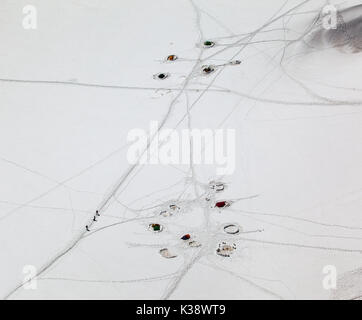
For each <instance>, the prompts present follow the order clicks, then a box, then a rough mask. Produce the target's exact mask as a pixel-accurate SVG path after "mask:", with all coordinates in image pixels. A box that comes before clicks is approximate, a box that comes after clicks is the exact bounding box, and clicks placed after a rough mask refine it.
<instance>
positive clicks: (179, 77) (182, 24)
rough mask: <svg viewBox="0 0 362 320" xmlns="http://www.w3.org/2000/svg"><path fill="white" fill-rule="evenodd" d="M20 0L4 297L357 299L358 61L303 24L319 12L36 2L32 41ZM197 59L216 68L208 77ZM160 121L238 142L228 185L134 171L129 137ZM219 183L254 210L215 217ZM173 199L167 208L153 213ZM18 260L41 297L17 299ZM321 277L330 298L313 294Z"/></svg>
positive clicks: (278, 6) (6, 53) (311, 6)
mask: <svg viewBox="0 0 362 320" xmlns="http://www.w3.org/2000/svg"><path fill="white" fill-rule="evenodd" d="M331 3H334V4H336V5H337V7H338V8H339V9H341V10H343V9H345V8H349V7H352V6H355V5H358V4H361V1H343V2H337V1H331ZM339 3H341V4H340V5H339ZM28 4H29V1H28V0H26V1H23V0H17V1H13V0H2V1H1V5H0V39H1V45H0V95H1V106H0V112H1V116H0V146H1V149H0V177H1V182H2V183H0V243H1V250H0V262H1V265H0V271H1V272H0V296H1V297H2V298H7V299H329V298H337V299H338V298H342V299H354V298H358V297H361V295H362V286H361V280H360V277H361V271H360V270H361V267H362V256H361V252H362V244H361V239H362V219H361V207H362V182H361V181H362V165H361V164H362V148H361V141H362V125H361V123H362V113H361V111H362V110H361V106H362V105H361V103H362V96H361V90H362V88H361V84H360V77H359V73H360V72H359V70H361V67H362V60H361V53H360V52H359V50H357V49H355V47H353V49H354V50H344V49H345V47H347V49H348V48H351V46H352V44H351V43H347V44H346V45H345V46H344V45H343V46H340V47H338V48H336V47H335V45H336V43H334V42H333V41H332V40H333V39H332V38H333V37H331V35H332V36H333V31H330V32H326V31H323V30H319V31H318V30H317V31H316V33H313V31H315V30H311V29H310V27H311V26H312V25H313V23H314V22H315V20H316V17H318V14H319V13H320V10H321V9H322V7H323V6H324V5H325V4H326V3H325V2H324V1H319V0H312V1H302V0H298V1H297V0H287V1H286V0H273V1H268V0H253V1H237V0H193V1H186V0H185V1H179V0H175V1H166V0H153V1H147V0H121V1H120V0H72V1H70V0H63V1H46V0H32V1H31V4H32V5H34V6H35V7H36V8H37V14H38V26H37V29H36V30H26V29H24V28H23V26H22V20H23V18H24V15H23V12H22V10H23V7H24V6H26V5H28ZM353 10H358V11H356V12H357V14H356V16H357V19H358V17H360V16H361V14H360V12H359V10H360V9H359V8H358V7H357V9H353ZM349 16H350V15H349ZM349 16H348V17H349ZM357 22H358V21H357ZM357 25H358V24H357ZM354 28H357V27H356V26H354ZM357 29H358V28H357ZM353 30H355V29H353ZM311 32H312V33H311ZM318 32H319V33H318ZM316 34H317V36H315V35H316ZM313 36H314V37H313ZM318 39H322V40H323V44H324V46H323V47H320V46H319V44H321V43H322V41H321V40H319V41H318ZM330 39H332V40H330ZM204 40H212V41H215V42H216V45H215V46H214V47H213V48H209V49H203V48H202V47H200V43H202V42H203V41H204ZM329 41H331V43H329ZM316 44H318V45H316ZM338 44H340V43H338ZM313 45H316V46H315V47H313ZM351 51H353V52H351ZM169 54H177V56H179V57H180V59H179V60H177V61H175V62H174V63H165V61H164V59H165V57H167V56H168V55H169ZM199 58H200V59H201V60H198V59H199ZM235 59H239V60H241V61H242V63H241V64H240V65H225V66H221V65H222V64H225V63H227V62H229V61H231V60H235ZM204 64H213V65H220V66H218V67H217V70H216V72H215V73H214V74H211V75H209V76H203V75H202V74H201V73H200V68H201V66H202V65H204ZM159 72H168V73H169V74H170V75H171V76H170V77H169V78H167V79H165V80H164V81H156V80H154V79H153V75H154V74H157V73H159ZM188 108H189V109H190V114H189V116H188V113H187V109H188ZM165 116H166V118H165ZM162 119H165V120H166V121H165V124H164V126H165V127H166V128H176V127H177V128H178V129H182V128H188V125H189V124H190V125H191V127H192V128H199V129H204V128H210V129H218V128H222V129H235V130H236V142H237V148H236V151H237V153H236V169H235V172H234V173H233V174H232V175H228V176H225V177H217V176H216V175H215V166H214V165H195V166H193V167H192V168H190V167H188V166H187V165H140V166H134V167H132V166H131V165H130V164H129V163H128V161H127V149H128V146H129V144H127V134H128V132H129V131H130V130H132V129H134V128H143V129H145V130H148V128H149V124H150V121H158V122H160V123H161V122H162ZM191 169H192V170H191ZM217 179H221V180H223V181H224V182H225V183H227V189H226V190H225V191H224V192H223V193H220V194H216V195H215V197H216V198H215V199H221V200H223V199H240V198H243V197H246V198H247V197H251V198H250V199H246V200H240V201H236V202H235V203H233V204H232V205H231V206H230V208H226V209H224V210H215V209H211V208H210V206H209V204H208V203H206V202H205V201H204V198H203V196H204V194H205V192H206V190H207V184H208V182H209V181H211V180H217ZM253 195H258V196H257V197H252V196H253ZM174 199H178V201H177V203H178V204H179V206H180V212H178V213H176V214H174V215H173V216H171V217H160V216H159V215H158V213H159V212H160V211H161V210H162V208H163V207H165V206H166V207H167V205H169V204H171V203H173V202H174V201H175V200H174ZM97 209H100V213H101V216H100V217H99V218H98V221H97V222H95V223H93V224H91V226H90V232H86V230H85V226H86V225H87V224H88V225H89V224H90V221H91V220H92V218H93V216H94V214H95V211H96V210H97ZM153 216H154V217H153ZM155 222H157V223H161V224H162V225H163V226H164V227H165V229H164V231H163V232H160V233H152V232H150V231H149V230H148V225H149V224H150V223H155ZM225 223H237V224H239V225H240V226H242V231H243V232H245V233H244V234H243V233H241V234H238V235H230V234H225V233H224V232H223V228H222V226H223V225H224V224H225ZM252 231H257V232H252ZM185 233H190V234H192V235H193V236H194V237H195V239H196V240H197V241H198V242H200V243H201V244H202V246H201V247H196V248H190V247H187V246H185V244H184V243H182V240H180V239H179V238H180V237H181V236H182V235H183V234H185ZM222 241H228V242H231V243H235V244H236V245H237V250H236V251H235V254H234V255H232V256H231V257H230V258H223V257H220V256H218V255H216V254H215V250H216V249H217V247H218V244H219V243H220V242H222ZM164 247H168V248H170V250H171V249H172V250H173V251H174V252H177V254H178V256H177V257H176V258H174V259H165V258H164V257H162V256H161V255H160V254H159V250H160V249H162V248H164ZM27 265H33V266H35V267H36V268H37V271H38V273H37V274H36V278H35V279H36V284H37V289H36V290H32V289H26V288H24V286H22V283H23V281H24V278H25V276H26V274H24V273H23V268H24V266H27ZM328 265H332V266H335V267H336V270H337V273H338V277H339V279H340V281H341V285H339V284H340V281H339V282H338V286H337V289H336V290H326V289H325V288H324V287H323V279H324V277H325V276H326V275H325V274H324V273H323V269H324V267H325V266H328ZM354 270H355V271H354ZM351 275H352V276H351ZM351 277H352V278H351ZM353 277H355V278H353ZM344 279H345V281H344ZM351 279H352V280H351ZM353 279H357V280H358V281H354V280H353ZM343 281H344V282H343ZM339 288H340V291H339ZM346 288H347V289H346Z"/></svg>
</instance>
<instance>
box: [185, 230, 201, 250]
mask: <svg viewBox="0 0 362 320" xmlns="http://www.w3.org/2000/svg"><path fill="white" fill-rule="evenodd" d="M181 240H183V241H185V242H186V243H187V245H188V246H189V247H193V248H197V247H201V243H200V242H198V241H195V240H192V238H191V235H190V234H188V233H187V234H185V235H183V236H182V237H181Z"/></svg>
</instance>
